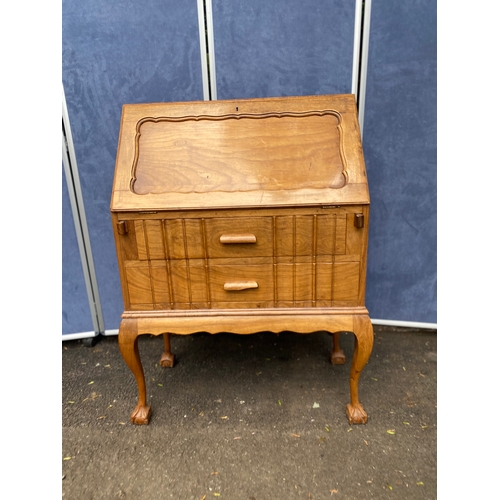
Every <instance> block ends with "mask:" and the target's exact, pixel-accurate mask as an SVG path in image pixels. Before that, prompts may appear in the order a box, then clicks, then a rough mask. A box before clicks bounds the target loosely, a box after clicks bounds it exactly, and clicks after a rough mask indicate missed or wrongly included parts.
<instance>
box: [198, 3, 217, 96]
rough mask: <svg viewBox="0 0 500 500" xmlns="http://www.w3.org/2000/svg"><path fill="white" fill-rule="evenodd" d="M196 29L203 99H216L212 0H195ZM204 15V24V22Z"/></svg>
mask: <svg viewBox="0 0 500 500" xmlns="http://www.w3.org/2000/svg"><path fill="white" fill-rule="evenodd" d="M197 5H198V30H199V33H200V57H201V72H202V80H203V99H204V100H205V101H209V100H212V101H216V100H217V79H216V73H215V42H214V22H213V15H212V0H197ZM205 17H206V24H205Z"/></svg>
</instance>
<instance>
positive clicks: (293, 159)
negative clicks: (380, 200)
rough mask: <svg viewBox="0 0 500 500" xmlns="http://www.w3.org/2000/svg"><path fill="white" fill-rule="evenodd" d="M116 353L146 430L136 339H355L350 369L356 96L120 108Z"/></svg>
mask: <svg viewBox="0 0 500 500" xmlns="http://www.w3.org/2000/svg"><path fill="white" fill-rule="evenodd" d="M111 216H112V222H113V229H114V234H115V241H116V250H117V257H118V265H119V270H120V277H121V284H122V293H123V300H124V305H125V308H124V312H123V315H122V320H121V323H120V328H119V335H118V340H119V345H120V350H121V353H122V355H123V358H124V360H125V362H126V363H127V365H128V366H129V368H130V369H131V371H132V373H133V374H134V376H135V378H136V381H137V385H138V391H139V401H138V404H137V406H136V407H135V409H134V411H133V413H132V415H131V421H132V422H133V423H135V424H147V423H148V422H149V418H150V414H151V408H150V406H148V405H147V398H146V384H145V379H144V372H143V368H142V364H141V359H140V356H139V350H138V345H137V342H138V336H139V335H141V334H153V335H163V339H164V347H165V349H164V353H163V355H162V357H161V364H162V365H163V366H173V365H174V355H173V354H172V353H171V350H170V334H172V333H173V334H190V333H195V332H200V331H204V332H210V333H218V332H232V333H239V334H249V333H255V332H261V331H271V332H280V331H294V332H300V333H311V332H316V331H319V330H326V331H329V332H332V333H333V339H334V342H333V349H332V352H331V353H330V360H331V361H332V363H343V362H344V361H345V357H344V355H343V352H342V350H341V349H340V346H339V343H338V333H339V332H343V331H348V332H352V333H353V334H354V339H355V348H354V354H353V360H352V365H351V374H350V392H351V401H350V404H348V405H347V416H348V419H349V422H350V423H365V422H366V420H367V415H366V412H365V411H364V409H363V407H362V405H361V404H360V402H359V399H358V381H359V377H360V373H361V371H362V369H363V367H364V366H365V364H366V363H367V361H368V359H369V357H370V354H371V350H372V346H373V328H372V325H371V322H370V319H369V316H368V311H367V310H366V308H365V304H364V296H365V279H366V259H367V244H368V222H369V192H368V184H367V179H366V172H365V165H364V159H363V151H362V147H361V140H360V133H359V126H358V121H357V110H356V103H355V99H354V96H353V95H325V96H308V97H284V98H267V99H239V100H230V101H229V100H228V101H200V102H184V103H158V104H131V105H124V106H123V112H122V120H121V128H120V138H119V144H118V152H117V159H116V168H115V178H114V183H113V193H112V199H111Z"/></svg>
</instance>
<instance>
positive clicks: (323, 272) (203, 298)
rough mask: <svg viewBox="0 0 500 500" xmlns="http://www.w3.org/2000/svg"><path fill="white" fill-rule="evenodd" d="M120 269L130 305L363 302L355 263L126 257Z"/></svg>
mask: <svg viewBox="0 0 500 500" xmlns="http://www.w3.org/2000/svg"><path fill="white" fill-rule="evenodd" d="M212 262H214V261H212ZM125 271H126V282H127V291H128V301H129V308H130V309H132V310H153V309H156V310H161V309H210V308H257V307H332V306H333V307H335V306H338V307H342V306H356V305H360V304H361V303H362V300H361V297H360V296H359V293H360V275H359V274H360V264H359V263H358V262H340V263H335V264H332V263H329V264H324V263H319V264H313V263H312V262H308V263H300V264H277V265H273V264H271V263H268V264H250V265H239V264H223V265H222V264H221V265H219V264H212V265H208V263H207V262H206V261H204V260H200V259H194V260H190V261H181V260H177V261H170V262H169V261H155V262H149V263H148V262H141V261H129V262H127V263H126V264H125ZM255 285H256V286H255Z"/></svg>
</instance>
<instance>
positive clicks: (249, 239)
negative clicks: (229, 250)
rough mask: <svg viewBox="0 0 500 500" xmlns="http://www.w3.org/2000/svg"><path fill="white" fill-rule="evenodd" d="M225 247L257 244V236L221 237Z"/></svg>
mask: <svg viewBox="0 0 500 500" xmlns="http://www.w3.org/2000/svg"><path fill="white" fill-rule="evenodd" d="M220 242H221V243H222V244H223V245H235V244H239V243H257V238H256V236H255V234H251V233H249V234H223V235H222V236H221V237H220Z"/></svg>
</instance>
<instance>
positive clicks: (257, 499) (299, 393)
mask: <svg viewBox="0 0 500 500" xmlns="http://www.w3.org/2000/svg"><path fill="white" fill-rule="evenodd" d="M341 342H342V346H343V348H344V351H345V353H346V355H347V363H346V364H345V365H341V366H333V365H331V364H330V363H329V352H330V349H331V343H332V337H331V335H330V334H328V333H327V332H317V333H314V334H310V335H300V334H295V333H291V332H284V333H281V334H280V335H275V334H272V333H259V334H254V335H248V336H239V335H230V334H218V335H209V334H206V333H199V334H195V335H192V336H174V337H173V338H172V350H173V352H174V353H175V355H176V357H177V364H176V366H175V367H174V368H173V369H166V368H162V367H160V366H159V363H158V361H159V357H160V354H161V352H162V346H163V342H162V339H161V337H152V336H143V337H141V338H140V339H139V348H140V352H141V357H142V361H143V365H144V371H145V375H146V381H147V384H148V401H149V402H150V404H151V406H152V409H153V416H152V418H151V421H150V424H149V425H148V426H134V425H132V424H130V423H129V415H130V413H131V412H132V410H133V408H134V406H135V404H136V400H137V388H136V384H135V379H134V378H133V376H132V374H131V372H130V371H129V369H128V368H127V366H126V365H125V363H124V361H123V359H122V358H121V355H120V352H119V348H118V339H117V337H105V338H103V339H102V340H100V341H99V342H98V343H97V344H96V345H95V346H93V347H86V346H84V345H83V342H82V341H67V342H63V343H62V375H63V376H62V395H63V400H62V424H63V428H62V474H63V476H62V477H63V480H62V496H63V497H64V498H65V499H71V500H96V499H113V498H129V499H134V500H142V499H148V500H154V499H162V500H163V499H180V500H191V499H192V500H211V499H217V498H219V499H221V500H223V499H229V500H267V499H269V500H274V499H277V500H288V499H294V498H297V499H305V500H307V499H314V500H318V499H332V498H334V499H348V500H353V499H356V500H358V499H365V498H370V499H372V498H375V499H385V498H391V497H392V498H404V499H405V500H413V499H422V500H423V499H425V500H429V499H434V498H436V497H437V470H436V469H437V456H436V455H437V436H436V434H437V429H436V423H437V407H436V406H437V405H436V397H437V383H436V378H437V333H436V331H432V330H415V329H404V328H395V327H381V326H376V327H375V344H374V348H373V352H372V355H371V358H370V361H369V363H368V364H367V366H366V367H365V369H364V371H363V373H362V375H361V380H360V385H359V388H360V400H361V403H362V404H363V405H364V408H365V410H366V411H367V413H368V415H369V420H368V423H367V424H366V425H355V426H350V425H349V424H348V421H347V418H346V416H345V405H346V404H347V403H348V402H349V368H350V361H351V359H352V351H353V336H352V334H347V333H346V334H343V335H342V339H341Z"/></svg>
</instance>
